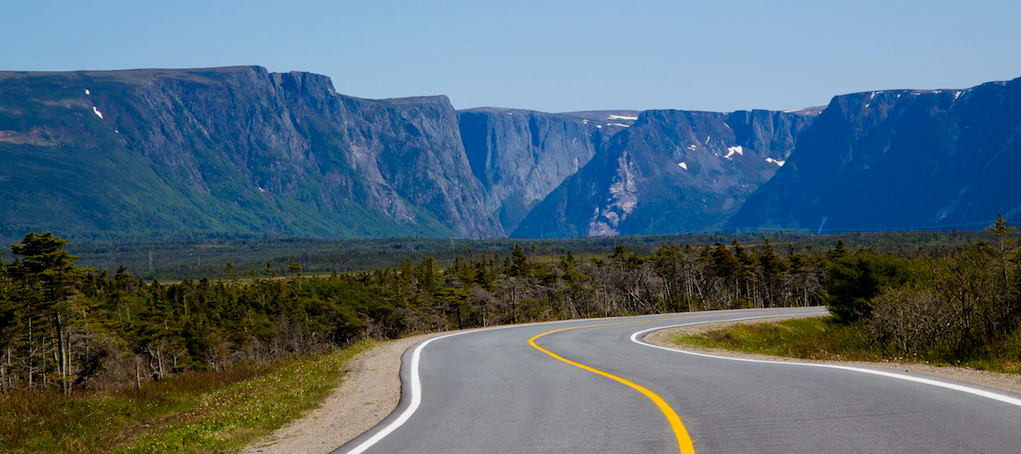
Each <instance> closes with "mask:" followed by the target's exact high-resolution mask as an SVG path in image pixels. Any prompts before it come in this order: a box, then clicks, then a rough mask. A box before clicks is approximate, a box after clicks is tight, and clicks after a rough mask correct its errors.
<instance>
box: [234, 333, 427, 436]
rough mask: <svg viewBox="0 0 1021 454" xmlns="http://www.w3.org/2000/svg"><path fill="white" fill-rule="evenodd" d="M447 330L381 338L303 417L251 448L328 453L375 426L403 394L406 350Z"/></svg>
mask: <svg viewBox="0 0 1021 454" xmlns="http://www.w3.org/2000/svg"><path fill="white" fill-rule="evenodd" d="M441 334H447V333H435V334H425V335H420V336H413V337H408V338H404V339H398V340H394V341H387V342H383V343H380V344H379V345H376V346H374V347H372V348H370V349H368V350H366V351H364V352H362V353H360V354H358V355H357V356H355V357H354V358H352V359H351V362H350V363H349V364H348V367H347V369H346V370H345V371H344V380H343V381H342V382H341V384H340V386H338V387H337V388H336V389H334V390H333V392H332V393H330V395H329V396H328V397H327V398H326V400H324V401H323V403H322V405H320V406H319V408H316V409H315V410H312V411H311V412H309V413H308V414H307V415H305V416H304V417H303V418H301V419H299V420H297V421H294V422H292V423H291V424H290V425H287V426H285V427H282V428H280V429H279V430H277V431H276V432H274V433H273V434H271V435H270V436H268V437H266V438H263V439H260V440H258V441H256V442H255V443H252V444H251V445H249V446H247V447H246V448H245V449H244V450H242V452H244V453H246V454H255V453H262V454H291V453H327V452H330V451H333V450H334V449H337V448H338V447H340V446H341V445H343V444H344V443H347V442H348V441H350V440H352V439H353V438H355V437H357V436H358V435H360V434H361V433H362V432H365V431H366V430H369V429H371V428H372V427H373V426H375V425H376V424H378V423H379V422H380V421H382V420H383V419H384V418H386V417H387V415H389V414H390V413H391V412H393V411H394V409H396V408H397V404H398V402H399V401H400V398H401V378H400V371H401V355H403V354H404V351H405V350H407V349H408V348H409V347H411V346H412V345H415V344H416V343H418V342H420V341H423V340H425V339H428V338H430V337H435V336H439V335H441Z"/></svg>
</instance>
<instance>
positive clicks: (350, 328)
mask: <svg viewBox="0 0 1021 454" xmlns="http://www.w3.org/2000/svg"><path fill="white" fill-rule="evenodd" d="M988 233H989V234H988V235H987V236H986V237H984V238H986V239H984V240H980V241H976V242H968V243H967V244H958V245H955V246H945V245H944V246H940V247H926V248H923V247H920V246H917V245H916V244H911V243H909V244H904V245H903V247H901V248H900V249H899V250H895V251H890V250H887V251H883V252H877V251H876V250H875V249H872V248H867V247H864V246H859V247H858V248H857V249H853V250H852V249H851V248H849V247H847V245H846V244H845V243H844V242H843V241H842V240H837V241H836V243H834V244H832V245H831V246H830V247H827V248H819V247H814V246H813V245H812V244H811V243H809V244H806V243H794V242H791V243H785V244H781V243H775V244H774V243H772V242H770V241H769V240H768V239H763V240H761V241H756V242H755V243H753V244H742V243H739V242H738V241H736V240H734V241H732V242H730V243H724V242H719V241H717V242H713V243H709V242H705V243H702V244H694V245H692V244H680V243H670V242H666V241H664V242H661V243H660V244H657V245H656V247H655V249H652V250H651V251H648V252H645V253H643V252H640V251H638V250H635V248H629V247H628V246H626V245H625V243H624V242H618V243H617V244H616V245H615V246H612V247H609V248H608V249H606V250H604V251H603V253H602V254H590V253H589V254H585V255H584V256H583V257H582V256H580V255H575V254H574V253H573V252H571V251H570V250H568V251H566V252H564V253H561V254H555V255H550V254H548V253H540V252H538V251H537V249H538V248H537V247H536V246H535V245H534V244H533V245H526V247H522V246H521V245H514V246H513V247H512V248H511V249H510V252H509V253H501V252H499V251H493V250H485V251H482V252H474V251H472V250H470V249H465V250H463V251H462V253H461V254H459V255H457V256H454V257H453V259H452V260H451V261H449V262H446V263H443V264H442V265H441V264H440V263H438V262H437V260H436V259H434V258H433V257H425V258H422V259H418V260H413V259H411V258H405V259H403V260H402V261H401V262H399V263H398V264H397V265H396V266H393V267H385V268H378V269H372V270H365V271H357V272H348V273H336V272H334V273H332V274H308V273H307V271H306V270H305V269H303V264H302V263H300V262H299V261H297V260H288V261H287V262H286V266H285V267H283V268H281V267H277V266H274V264H272V263H269V262H267V263H266V265H265V267H263V268H262V269H258V270H256V269H246V270H239V269H237V268H235V266H234V265H233V264H232V263H230V262H228V263H227V264H226V265H225V266H224V267H223V270H222V275H223V276H224V277H223V278H215V279H211V278H209V277H203V278H200V279H191V278H185V279H183V280H180V281H176V282H163V283H161V282H158V281H156V280H146V279H143V278H142V277H140V275H139V274H136V273H133V272H132V271H131V270H129V269H128V268H126V267H124V266H120V267H119V268H118V269H116V270H115V271H112V272H111V271H108V270H105V269H89V268H84V267H80V266H78V265H77V264H76V257H75V256H74V255H72V254H71V253H70V252H68V247H67V246H68V244H67V241H66V240H64V239H61V238H60V237H58V236H56V235H53V234H52V233H43V234H36V233H30V234H28V235H26V236H25V237H24V238H23V239H22V240H21V242H19V243H17V244H14V245H12V246H11V248H10V253H11V256H13V259H12V260H10V261H5V260H0V390H2V391H3V392H4V393H9V392H13V391H17V390H25V389H33V390H45V389H50V390H55V391H60V392H62V393H64V394H71V393H73V392H76V391H91V390H114V389H122V388H125V387H131V386H134V387H138V386H140V385H141V384H142V383H143V382H147V381H158V380H161V379H164V378H166V377H168V376H170V375H173V374H176V373H179V372H183V371H195V370H201V371H222V370H228V369H230V368H232V367H234V366H239V365H250V364H266V363H271V362H274V361H278V360H283V359H289V358H295V357H301V356H304V355H308V354H314V353H317V352H322V351H326V350H329V349H332V348H333V347H336V346H346V345H349V344H351V343H353V342H356V341H359V340H364V339H388V338H397V337H402V336H406V335H410V334H414V333H424V332H436V331H444V330H452V329H464V328H477V327H486V326H493V325H501V324H509V323H523V322H538V321H548V320H562V319H572V318H582V317H604V316H619V315H638V314H653V313H665V312H678V311H702V310H713V309H734V308H750V307H782V306H811V305H821V304H827V305H829V306H830V308H831V311H832V312H833V313H834V314H835V322H836V323H843V324H847V325H854V326H857V327H861V329H862V330H863V331H862V332H863V333H867V335H868V336H870V339H871V341H872V342H875V343H877V345H880V344H881V345H883V346H885V347H884V348H886V347H888V348H890V349H896V350H897V351H901V352H912V351H915V352H920V351H933V350H939V351H940V352H945V353H946V354H961V353H964V352H966V351H968V350H969V349H976V348H983V347H982V346H986V345H989V343H990V342H995V340H996V339H999V338H1001V337H1002V336H1003V335H1005V333H1010V332H1013V330H1015V329H1016V328H1017V326H1018V321H1019V320H1021V306H1019V305H1018V289H1019V288H1021V286H1019V285H1018V282H1019V273H1018V271H1017V270H1018V250H1017V245H1016V242H1015V240H1014V238H1013V231H1012V229H1011V228H1010V227H1008V226H1007V225H1006V224H1005V223H1003V222H1002V220H1001V221H998V223H997V225H996V226H995V227H994V228H993V229H992V231H991V232H988ZM951 236H953V235H951ZM921 238H926V239H927V241H928V240H931V239H932V238H931V237H930V236H927V235H922V236H921ZM941 244H942V243H941ZM544 252H548V251H544Z"/></svg>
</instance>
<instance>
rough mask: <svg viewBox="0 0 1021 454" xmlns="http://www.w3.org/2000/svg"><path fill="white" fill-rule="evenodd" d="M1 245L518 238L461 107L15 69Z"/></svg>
mask: <svg viewBox="0 0 1021 454" xmlns="http://www.w3.org/2000/svg"><path fill="white" fill-rule="evenodd" d="M0 204H2V206H3V207H4V208H3V211H2V213H0V237H6V238H16V237H19V236H20V235H23V234H24V233H26V232H28V231H32V230H35V231H41V230H54V231H56V232H59V233H61V234H63V235H67V236H72V237H96V236H99V237H104V236H108V237H112V238H125V237H145V238H150V237H152V236H156V237H161V238H174V237H180V236H184V237H192V236H194V235H196V234H204V235H221V234H251V235H267V234H270V235H287V236H316V237H370V236H455V235H456V236H462V237H496V236H503V229H502V227H501V226H500V224H499V221H498V219H497V218H496V216H494V215H491V214H490V210H488V209H487V208H486V206H485V199H484V193H483V190H482V187H481V185H480V183H479V181H478V180H477V179H476V178H474V177H473V175H472V171H471V167H470V165H469V163H468V160H467V157H466V156H465V153H464V148H463V145H462V143H461V137H460V132H459V129H458V124H457V113H456V111H455V110H454V109H453V107H452V106H451V105H450V102H449V101H448V100H447V98H446V97H442V96H440V97H423V98H409V99H392V100H367V99H359V98H353V97H349V96H343V95H340V94H337V93H336V91H335V90H334V88H333V86H332V84H331V82H330V80H329V79H328V78H326V77H324V76H319V75H315V74H309V73H299V72H294V73H286V74H271V73H269V72H267V71H266V70H265V69H263V68H260V67H231V68H214V69H193V70H131V71H98V72H91V71H84V72H64V73H37V72H2V73H0Z"/></svg>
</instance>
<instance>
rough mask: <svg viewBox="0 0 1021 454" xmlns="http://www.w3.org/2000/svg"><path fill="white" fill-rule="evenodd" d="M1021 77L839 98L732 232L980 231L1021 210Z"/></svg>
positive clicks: (732, 225)
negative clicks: (963, 87)
mask: <svg viewBox="0 0 1021 454" xmlns="http://www.w3.org/2000/svg"><path fill="white" fill-rule="evenodd" d="M1019 168H1021V79H1014V80H1012V81H1009V82H991V83H986V84H982V85H979V86H976V87H973V88H970V89H967V90H927V91H920V90H887V91H875V92H867V93H855V94H849V95H844V96H837V97H835V98H833V100H832V101H831V102H830V104H829V106H828V107H827V108H826V110H824V111H823V112H822V114H820V115H819V118H818V119H817V120H816V121H815V123H813V124H812V126H811V127H810V128H809V129H808V130H806V131H805V132H804V134H803V135H802V136H801V138H800V140H799V141H798V146H797V150H795V152H794V153H793V154H792V155H791V157H790V158H789V159H788V162H787V164H786V165H785V166H784V167H783V168H782V169H780V170H779V171H778V172H777V174H776V176H775V177H774V178H773V179H772V180H770V181H769V182H768V183H766V184H765V185H763V186H762V187H761V188H759V189H758V190H757V191H756V192H755V194H753V195H752V196H751V197H749V198H748V200H747V202H745V204H744V206H743V207H742V208H741V210H740V211H739V212H738V213H737V214H736V215H735V216H734V217H733V218H732V219H731V220H730V221H729V222H728V223H727V225H728V227H729V228H732V229H745V228H750V229H774V228H783V229H810V230H812V231H815V230H817V229H819V228H823V229H825V230H832V231H842V230H880V229H906V228H963V229H975V228H981V227H983V226H984V225H987V224H988V223H989V221H991V220H992V219H995V218H996V215H997V214H998V213H1002V214H1004V215H1005V216H1006V217H1007V218H1011V217H1016V215H1017V214H1018V213H1019V212H1021V192H1019V191H1018V184H1017V169H1019Z"/></svg>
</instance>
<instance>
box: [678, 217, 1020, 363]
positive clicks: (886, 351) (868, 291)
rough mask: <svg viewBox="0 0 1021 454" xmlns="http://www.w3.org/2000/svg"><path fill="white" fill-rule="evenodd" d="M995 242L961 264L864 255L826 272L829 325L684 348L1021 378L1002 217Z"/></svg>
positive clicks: (1010, 256) (1013, 262)
mask: <svg viewBox="0 0 1021 454" xmlns="http://www.w3.org/2000/svg"><path fill="white" fill-rule="evenodd" d="M989 233H991V234H992V235H993V238H992V241H990V242H981V243H977V244H975V245H973V246H972V247H970V248H967V249H965V250H963V251H959V252H956V253H953V254H946V255H935V256H926V255H913V256H904V255H901V256H894V255H892V254H878V253H876V252H874V251H871V250H867V249H862V250H859V251H857V252H854V253H848V252H846V251H844V252H840V253H834V252H835V251H836V250H834V251H831V254H830V256H831V257H832V259H831V260H830V261H829V263H828V264H827V275H826V279H825V294H826V297H825V301H826V302H827V304H828V305H829V308H830V311H831V312H832V313H833V316H832V317H830V318H826V319H814V320H801V321H789V322H783V323H779V324H768V325H754V326H741V327H734V328H730V329H725V330H717V331H713V332H709V333H707V334H706V335H705V336H697V337H692V336H682V337H679V338H677V339H676V340H677V341H678V342H681V343H685V344H694V345H699V346H703V347H722V348H731V349H738V350H743V351H750V352H755V353H765V354H773V355H781V356H793V357H798V358H814V359H862V360H878V359H883V360H907V361H925V362H929V363H935V364H951V365H965V366H969V367H974V368H979V369H988V370H995V371H1001V372H1011V373H1021V248H1019V247H1018V244H1017V240H1016V238H1015V234H1014V230H1013V228H1011V227H1010V226H1008V225H1007V224H1006V222H1004V220H1003V219H1002V217H1001V218H1000V219H998V220H997V221H996V223H995V224H994V226H993V227H991V228H990V229H989Z"/></svg>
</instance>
